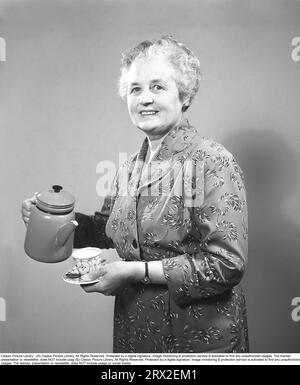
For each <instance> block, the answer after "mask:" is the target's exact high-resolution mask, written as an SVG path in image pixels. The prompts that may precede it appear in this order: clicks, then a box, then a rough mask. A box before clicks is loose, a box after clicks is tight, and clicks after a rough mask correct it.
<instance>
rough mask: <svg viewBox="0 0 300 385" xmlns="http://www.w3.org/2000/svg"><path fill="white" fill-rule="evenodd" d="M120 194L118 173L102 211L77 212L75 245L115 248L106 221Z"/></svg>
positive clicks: (76, 246) (77, 246)
mask: <svg viewBox="0 0 300 385" xmlns="http://www.w3.org/2000/svg"><path fill="white" fill-rule="evenodd" d="M117 194H118V173H117V175H116V176H115V178H114V181H113V183H112V187H111V192H110V194H109V195H108V196H106V197H105V199H104V203H103V205H102V208H101V211H96V212H95V213H94V215H86V214H82V213H78V212H76V213H75V220H76V221H77V222H78V226H77V227H76V229H75V235H74V247H75V248H81V247H88V246H91V247H99V248H100V249H109V248H114V244H113V241H112V240H111V238H109V237H108V236H107V235H106V231H105V228H106V223H107V221H108V218H109V216H110V214H111V211H112V209H113V206H114V203H115V200H116V197H117Z"/></svg>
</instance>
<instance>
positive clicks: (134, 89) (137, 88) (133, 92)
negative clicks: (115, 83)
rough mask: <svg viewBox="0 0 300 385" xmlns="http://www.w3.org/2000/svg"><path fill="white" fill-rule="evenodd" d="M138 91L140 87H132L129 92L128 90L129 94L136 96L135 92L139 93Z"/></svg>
mask: <svg viewBox="0 0 300 385" xmlns="http://www.w3.org/2000/svg"><path fill="white" fill-rule="evenodd" d="M139 90H140V87H133V88H132V89H131V90H130V93H131V94H136V93H137V92H139Z"/></svg>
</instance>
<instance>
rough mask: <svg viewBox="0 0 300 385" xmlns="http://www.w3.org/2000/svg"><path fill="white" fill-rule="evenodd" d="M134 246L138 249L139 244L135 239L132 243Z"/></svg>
mask: <svg viewBox="0 0 300 385" xmlns="http://www.w3.org/2000/svg"><path fill="white" fill-rule="evenodd" d="M132 246H133V247H134V248H135V249H136V248H137V242H136V240H135V239H134V240H133V241H132Z"/></svg>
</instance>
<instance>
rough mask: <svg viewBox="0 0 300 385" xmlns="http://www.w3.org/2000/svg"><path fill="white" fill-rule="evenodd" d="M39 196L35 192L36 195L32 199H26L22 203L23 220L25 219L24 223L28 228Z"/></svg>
mask: <svg viewBox="0 0 300 385" xmlns="http://www.w3.org/2000/svg"><path fill="white" fill-rule="evenodd" d="M37 194H38V193H37V192H35V193H34V195H33V196H32V197H31V198H28V199H25V200H24V201H23V202H22V210H21V213H22V219H23V221H24V223H25V225H26V226H27V225H28V221H29V218H30V214H31V210H32V207H33V206H34V205H35V204H36V196H37Z"/></svg>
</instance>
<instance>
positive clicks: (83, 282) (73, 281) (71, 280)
mask: <svg viewBox="0 0 300 385" xmlns="http://www.w3.org/2000/svg"><path fill="white" fill-rule="evenodd" d="M72 272H74V270H71V271H67V272H66V273H65V274H63V276H62V278H63V280H64V281H65V282H67V283H71V284H73V285H89V284H91V283H97V282H99V280H100V278H97V279H93V280H92V281H86V280H84V279H82V278H81V277H76V278H70V277H68V276H67V274H68V273H72Z"/></svg>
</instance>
